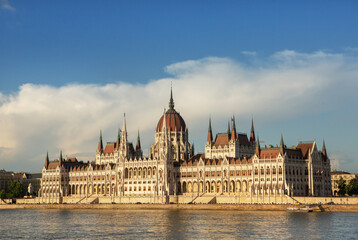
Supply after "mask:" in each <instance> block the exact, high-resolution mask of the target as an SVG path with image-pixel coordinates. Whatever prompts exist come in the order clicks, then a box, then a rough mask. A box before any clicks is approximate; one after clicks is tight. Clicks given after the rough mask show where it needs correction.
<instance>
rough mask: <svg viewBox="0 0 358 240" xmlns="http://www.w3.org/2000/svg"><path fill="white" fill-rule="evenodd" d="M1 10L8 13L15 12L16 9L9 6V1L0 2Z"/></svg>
mask: <svg viewBox="0 0 358 240" xmlns="http://www.w3.org/2000/svg"><path fill="white" fill-rule="evenodd" d="M0 6H1V8H3V9H5V10H9V11H15V10H16V9H15V8H14V7H13V6H11V5H10V3H9V0H0Z"/></svg>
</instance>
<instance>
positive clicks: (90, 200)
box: [77, 195, 98, 204]
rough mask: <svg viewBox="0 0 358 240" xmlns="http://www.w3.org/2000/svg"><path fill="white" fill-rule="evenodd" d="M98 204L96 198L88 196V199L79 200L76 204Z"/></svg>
mask: <svg viewBox="0 0 358 240" xmlns="http://www.w3.org/2000/svg"><path fill="white" fill-rule="evenodd" d="M94 203H98V196H93V195H90V196H88V197H84V198H81V199H80V200H79V201H78V202H77V204H94Z"/></svg>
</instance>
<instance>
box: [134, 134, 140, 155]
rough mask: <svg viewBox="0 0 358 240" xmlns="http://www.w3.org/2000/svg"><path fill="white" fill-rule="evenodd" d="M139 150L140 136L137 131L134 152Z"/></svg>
mask: <svg viewBox="0 0 358 240" xmlns="http://www.w3.org/2000/svg"><path fill="white" fill-rule="evenodd" d="M140 149H141V146H140V136H139V130H138V136H137V144H136V146H135V150H136V151H138V150H140Z"/></svg>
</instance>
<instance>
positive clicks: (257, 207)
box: [0, 204, 358, 212]
mask: <svg viewBox="0 0 358 240" xmlns="http://www.w3.org/2000/svg"><path fill="white" fill-rule="evenodd" d="M302 206H303V205H301V206H297V205H293V204H0V210H5V209H64V210H66V209H67V210H70V209H73V210H75V209H122V210H155V209H158V210H159V209H167V210H237V211H287V208H292V207H293V208H299V207H302ZM311 208H312V209H313V211H314V212H358V205H356V204H354V205H321V206H313V207H311Z"/></svg>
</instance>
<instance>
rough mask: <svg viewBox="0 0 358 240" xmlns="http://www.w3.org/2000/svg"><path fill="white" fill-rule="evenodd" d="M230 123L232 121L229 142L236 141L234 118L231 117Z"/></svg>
mask: <svg viewBox="0 0 358 240" xmlns="http://www.w3.org/2000/svg"><path fill="white" fill-rule="evenodd" d="M231 121H232V129H231V140H236V125H235V116H232V119H231Z"/></svg>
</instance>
